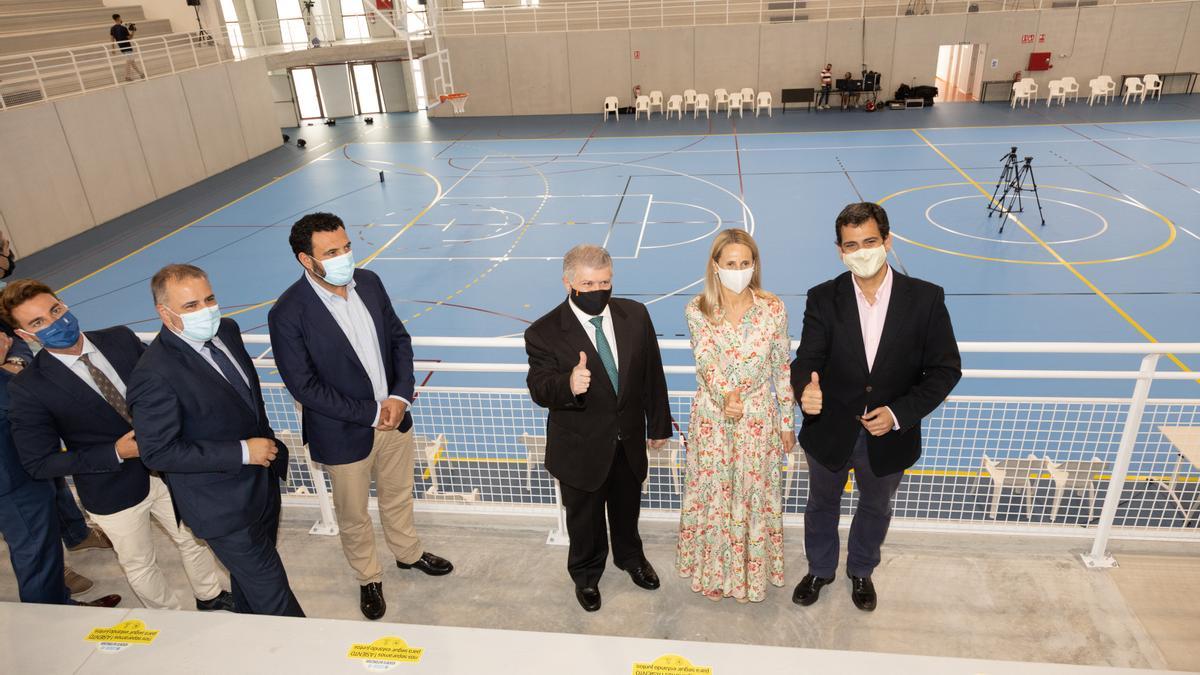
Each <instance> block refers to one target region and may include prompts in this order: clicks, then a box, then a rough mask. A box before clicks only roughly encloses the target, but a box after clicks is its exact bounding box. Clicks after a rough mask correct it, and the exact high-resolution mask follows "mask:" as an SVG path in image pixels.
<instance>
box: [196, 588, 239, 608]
mask: <svg viewBox="0 0 1200 675" xmlns="http://www.w3.org/2000/svg"><path fill="white" fill-rule="evenodd" d="M196 609H198V610H200V611H201V612H232V611H234V608H233V593H230V592H229V591H221V592H220V593H218V594H217V597H215V598H213V599H212V600H201V599H200V598H196Z"/></svg>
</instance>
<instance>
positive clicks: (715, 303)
mask: <svg viewBox="0 0 1200 675" xmlns="http://www.w3.org/2000/svg"><path fill="white" fill-rule="evenodd" d="M730 244H741V245H742V246H745V247H746V248H748V249H750V260H751V261H752V262H753V263H754V274H753V275H751V277H750V286H749V287H748V288H749V289H750V292H751V293H753V294H754V296H755V297H759V298H767V299H773V298H774V297H775V296H774V295H773V294H771V293H768V292H767V291H764V290H763V289H762V282H761V280H762V260H761V258H759V256H758V244H756V243H754V237H751V236H750V233H748V232H746V231H745V230H736V229H729V230H721V232H719V233H718V234H717V236H716V238H715V239H713V243H712V250H711V251H710V252H709V255H708V263H707V264H706V265H705V266H704V291H703V292H701V293H700V295H699V296H698V299H699V305H700V311H701V312H702V313H703V314H704V316H705V317H707V318H708V320H709V321H716V320H717V310H718V309H722V310H723V309H724V307H722V305H721V279H720V278H719V277H718V276H717V271H716V269H715V266H716V264H717V261H718V260H720V259H721V253H722V252H723V251H724V250H725V247H726V246H729V245H730Z"/></svg>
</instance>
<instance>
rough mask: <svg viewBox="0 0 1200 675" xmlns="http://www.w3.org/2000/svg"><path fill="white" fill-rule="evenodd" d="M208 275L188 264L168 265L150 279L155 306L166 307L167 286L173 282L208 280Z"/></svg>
mask: <svg viewBox="0 0 1200 675" xmlns="http://www.w3.org/2000/svg"><path fill="white" fill-rule="evenodd" d="M207 278H208V273H207V272H205V271H204V270H202V269H200V268H199V267H196V266H195V265H187V264H172V265H167V266H166V267H164V268H162V269H161V270H159V271H157V272H155V273H154V277H153V278H151V279H150V293H151V294H152V295H153V296H154V304H156V305H165V304H166V299H167V284H168V283H169V282H172V281H182V280H184V279H207Z"/></svg>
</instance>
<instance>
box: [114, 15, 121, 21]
mask: <svg viewBox="0 0 1200 675" xmlns="http://www.w3.org/2000/svg"><path fill="white" fill-rule="evenodd" d="M120 20H121V15H120V14H113V21H120Z"/></svg>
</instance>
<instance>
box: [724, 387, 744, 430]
mask: <svg viewBox="0 0 1200 675" xmlns="http://www.w3.org/2000/svg"><path fill="white" fill-rule="evenodd" d="M745 412H746V408H745V404H744V403H742V390H741V389H734V390H733V391H731V392H730V393H729V395H728V396H726V397H725V417H727V418H729V419H730V420H733V421H735V422H736V421H737V420H740V419H742V415H743V414H744V413H745Z"/></svg>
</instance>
